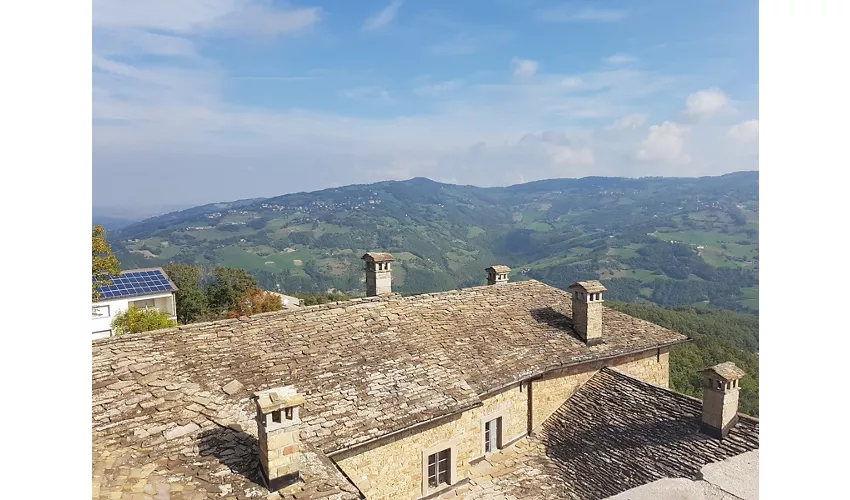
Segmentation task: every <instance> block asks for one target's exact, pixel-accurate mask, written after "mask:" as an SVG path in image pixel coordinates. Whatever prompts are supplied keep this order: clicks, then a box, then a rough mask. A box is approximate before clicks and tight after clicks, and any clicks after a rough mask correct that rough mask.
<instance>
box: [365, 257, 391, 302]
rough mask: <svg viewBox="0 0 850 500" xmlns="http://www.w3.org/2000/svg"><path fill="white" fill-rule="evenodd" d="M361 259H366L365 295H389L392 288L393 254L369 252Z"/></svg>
mask: <svg viewBox="0 0 850 500" xmlns="http://www.w3.org/2000/svg"><path fill="white" fill-rule="evenodd" d="M360 258H361V259H363V260H365V261H366V296H367V297H374V296H376V295H390V294H391V293H393V289H392V281H393V276H392V262H394V261H395V259H393V256H392V255H390V254H388V253H382V252H369V253H367V254H364V255H363V257H360Z"/></svg>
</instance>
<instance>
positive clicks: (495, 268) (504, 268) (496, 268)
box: [485, 264, 511, 273]
mask: <svg viewBox="0 0 850 500" xmlns="http://www.w3.org/2000/svg"><path fill="white" fill-rule="evenodd" d="M491 269H492V270H493V271H495V272H497V273H509V272H511V268H510V267H508V266H503V265H501V264H499V265H496V266H490V267H488V268H487V269H485V271H489V270H491Z"/></svg>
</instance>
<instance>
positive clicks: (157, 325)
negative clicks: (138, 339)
mask: <svg viewBox="0 0 850 500" xmlns="http://www.w3.org/2000/svg"><path fill="white" fill-rule="evenodd" d="M172 326H177V322H176V321H174V320H172V319H170V315H169V314H168V313H167V312H165V311H160V310H159V309H154V308H147V307H146V308H140V307H135V306H130V308H129V309H127V310H126V311H121V312H119V313H118V314H117V315H116V316H115V319H113V320H112V329H113V330H115V334H116V335H123V334H125V333H141V332H150V331H152V330H161V329H163V328H171V327H172Z"/></svg>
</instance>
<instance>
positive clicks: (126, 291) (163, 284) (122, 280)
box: [92, 269, 174, 299]
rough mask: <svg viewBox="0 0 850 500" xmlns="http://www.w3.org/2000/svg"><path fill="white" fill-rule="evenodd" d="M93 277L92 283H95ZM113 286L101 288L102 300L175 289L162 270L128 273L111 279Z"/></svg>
mask: <svg viewBox="0 0 850 500" xmlns="http://www.w3.org/2000/svg"><path fill="white" fill-rule="evenodd" d="M94 279H95V278H94V277H92V281H94ZM109 280H110V281H112V284H111V285H107V286H102V287H100V297H101V298H102V299H114V298H118V297H129V296H133V295H143V294H147V293H156V292H170V291H172V290H174V287H173V286H172V285H171V283H169V281H168V278H166V277H165V274H163V272H162V271H160V270H158V269H157V270H153V271H127V272H123V273H121V276H115V277H110V278H109Z"/></svg>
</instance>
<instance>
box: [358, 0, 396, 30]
mask: <svg viewBox="0 0 850 500" xmlns="http://www.w3.org/2000/svg"><path fill="white" fill-rule="evenodd" d="M401 4H402V2H401V0H393V1H392V2H390V4H389V5H387V6H386V7H384V8H383V9H382V10H381V11H380V12H378V13H377V14H375V15H374V16H372V17H370V18H369V19H366V22H364V23H363V29H364V30H367V31H371V30H377V29H380V28H383V27H384V26H386V25H388V24H390V23H391V22H393V19H395V17H396V15H397V14H398V9H400V8H401Z"/></svg>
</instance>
